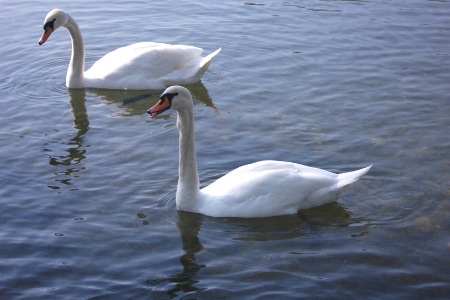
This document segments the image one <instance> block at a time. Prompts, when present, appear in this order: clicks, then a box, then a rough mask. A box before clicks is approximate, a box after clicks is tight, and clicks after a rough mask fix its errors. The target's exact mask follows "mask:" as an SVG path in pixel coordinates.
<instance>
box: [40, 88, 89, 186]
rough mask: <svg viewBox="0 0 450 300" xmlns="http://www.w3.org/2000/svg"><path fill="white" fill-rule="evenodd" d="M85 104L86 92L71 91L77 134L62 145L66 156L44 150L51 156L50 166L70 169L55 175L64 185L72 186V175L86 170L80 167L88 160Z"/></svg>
mask: <svg viewBox="0 0 450 300" xmlns="http://www.w3.org/2000/svg"><path fill="white" fill-rule="evenodd" d="M85 102H86V96H85V91H84V90H74V89H69V103H70V106H71V112H72V115H73V127H74V128H75V129H76V130H77V134H76V135H75V137H73V138H71V139H70V140H69V141H67V142H63V143H62V144H64V148H65V149H64V151H65V155H53V154H52V152H54V150H51V149H48V148H47V147H46V148H45V149H44V150H43V151H44V152H45V153H46V154H47V155H48V156H49V164H50V165H52V166H56V167H57V166H66V167H68V168H65V169H64V170H63V171H59V172H56V173H55V174H56V175H57V176H58V178H57V179H55V181H56V182H60V183H62V184H64V185H71V184H72V183H71V178H72V176H73V175H72V174H73V173H77V172H80V171H82V170H84V167H83V166H79V165H80V163H81V161H82V160H83V159H85V158H86V156H85V154H86V149H85V148H86V147H85V145H83V136H84V134H86V133H87V132H88V130H89V119H88V115H87V110H86V104H85ZM76 165H78V166H76ZM75 166H76V167H75ZM61 177H62V178H61ZM49 187H50V188H52V189H59V188H60V186H58V185H49Z"/></svg>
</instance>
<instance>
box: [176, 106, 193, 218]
mask: <svg viewBox="0 0 450 300" xmlns="http://www.w3.org/2000/svg"><path fill="white" fill-rule="evenodd" d="M177 127H178V130H179V131H180V164H179V167H178V173H179V178H178V188H177V196H176V202H177V208H178V209H180V210H184V211H190V212H197V207H198V201H199V179H198V171H197V155H196V153H195V136H194V114H193V110H192V107H189V108H186V109H183V110H180V111H178V120H177Z"/></svg>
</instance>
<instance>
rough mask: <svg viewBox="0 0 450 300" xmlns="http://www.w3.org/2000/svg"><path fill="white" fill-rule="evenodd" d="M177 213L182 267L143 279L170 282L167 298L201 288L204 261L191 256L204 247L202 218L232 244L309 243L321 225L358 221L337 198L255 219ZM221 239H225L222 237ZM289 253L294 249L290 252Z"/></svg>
mask: <svg viewBox="0 0 450 300" xmlns="http://www.w3.org/2000/svg"><path fill="white" fill-rule="evenodd" d="M177 213H178V222H177V227H178V229H179V231H180V238H181V241H182V248H183V251H184V253H183V255H181V257H180V263H181V266H182V269H181V270H180V271H178V272H177V273H176V274H174V275H170V276H167V277H165V278H159V279H151V280H147V281H146V283H147V284H148V285H151V286H152V287H158V286H164V287H166V286H167V283H173V285H171V288H170V289H167V290H166V289H165V290H164V293H165V294H167V295H169V296H170V298H180V299H181V298H183V297H186V296H188V295H191V296H193V298H195V296H194V294H196V293H200V292H201V291H203V290H205V289H204V288H202V287H201V281H200V279H199V278H198V277H199V276H198V273H199V272H201V270H202V269H207V268H208V266H207V265H206V263H204V262H202V263H200V262H197V260H196V257H195V255H196V254H197V253H199V252H201V251H202V250H203V249H204V247H203V245H202V243H201V241H200V238H199V233H200V231H201V228H202V225H203V223H205V222H206V223H212V224H218V226H220V229H219V230H222V232H223V233H224V235H225V236H228V237H229V238H227V239H229V240H230V244H233V245H235V242H233V240H240V241H249V242H258V241H277V240H290V239H294V238H301V239H309V240H311V242H312V243H313V242H315V237H316V236H317V234H316V233H319V234H320V233H322V230H323V228H324V227H345V226H350V225H351V224H355V223H358V222H361V220H359V219H355V218H352V217H351V212H349V211H347V210H345V209H344V208H343V207H342V206H341V205H340V204H339V203H337V202H332V203H329V204H325V205H322V206H319V207H314V208H311V209H306V210H302V211H301V212H300V214H299V215H289V216H278V217H269V218H256V219H255V218H249V219H243V218H214V217H208V216H203V215H200V214H195V213H189V212H183V211H177ZM222 225H223V226H222ZM204 227H205V229H204V230H202V231H203V234H202V235H204V236H205V237H206V238H209V239H211V240H214V239H216V238H217V226H213V227H216V228H215V229H214V230H212V231H211V232H208V228H210V227H211V226H204ZM230 227H231V229H230ZM222 242H223V243H226V240H225V241H222ZM206 248H208V247H206ZM291 254H297V253H296V252H292V253H291ZM209 255H210V256H212V255H213V254H212V253H210V254H209ZM218 255H219V254H218ZM245 255H246V254H245ZM158 290H160V289H158Z"/></svg>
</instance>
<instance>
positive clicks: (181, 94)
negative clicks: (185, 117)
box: [147, 86, 192, 117]
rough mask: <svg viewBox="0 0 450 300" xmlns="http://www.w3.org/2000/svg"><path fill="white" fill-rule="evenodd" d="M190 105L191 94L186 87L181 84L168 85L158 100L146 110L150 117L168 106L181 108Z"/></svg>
mask: <svg viewBox="0 0 450 300" xmlns="http://www.w3.org/2000/svg"><path fill="white" fill-rule="evenodd" d="M187 107H192V96H191V93H190V92H189V90H188V89H187V88H184V87H182V86H171V87H168V88H167V89H166V90H165V91H164V92H163V93H162V95H161V97H159V101H158V102H157V103H156V104H155V105H153V106H152V107H151V108H149V109H148V110H147V113H148V114H149V115H150V117H154V116H157V115H159V114H161V113H163V112H165V111H166V110H168V109H169V108H172V109H175V110H182V109H183V108H187Z"/></svg>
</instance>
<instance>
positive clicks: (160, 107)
mask: <svg viewBox="0 0 450 300" xmlns="http://www.w3.org/2000/svg"><path fill="white" fill-rule="evenodd" d="M170 104H171V103H170V101H169V99H168V98H167V97H164V98H161V99H159V101H158V102H157V103H156V104H155V105H153V106H152V107H151V108H149V109H148V110H147V113H148V114H149V115H150V118H153V117H154V116H156V115H159V114H160V113H162V112H164V111H166V110H168V109H169V108H170Z"/></svg>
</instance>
